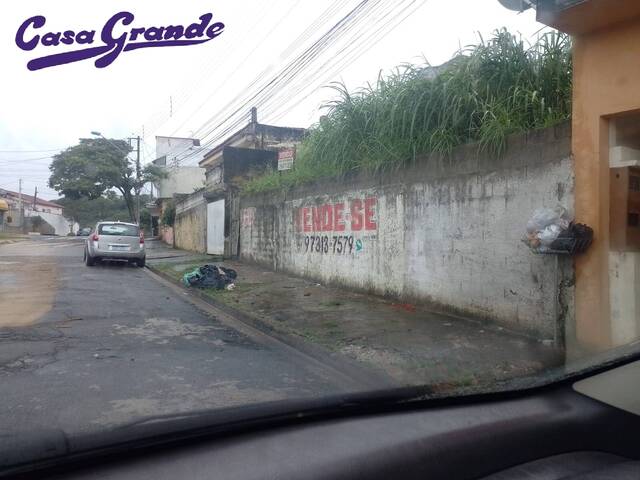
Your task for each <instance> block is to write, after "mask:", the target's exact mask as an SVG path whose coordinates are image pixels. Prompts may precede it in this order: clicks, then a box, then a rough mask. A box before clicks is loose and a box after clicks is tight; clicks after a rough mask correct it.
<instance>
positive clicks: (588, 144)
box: [500, 0, 640, 351]
mask: <svg viewBox="0 0 640 480" xmlns="http://www.w3.org/2000/svg"><path fill="white" fill-rule="evenodd" d="M500 1H501V2H502V3H503V4H507V3H511V4H512V3H513V2H506V1H505V0H500ZM523 6H525V7H526V6H532V7H534V8H536V15H537V19H538V21H539V22H542V23H544V24H546V25H549V26H551V27H554V28H556V29H558V30H561V31H563V32H566V33H568V34H570V35H571V36H572V39H573V114H572V138H571V149H572V154H573V160H574V168H575V214H576V219H577V221H579V222H582V223H586V224H588V225H590V226H592V227H593V229H594V231H595V241H594V244H593V245H592V246H591V248H590V249H589V251H588V252H587V253H586V254H585V255H582V256H579V257H577V258H576V260H575V268H576V272H575V325H574V326H573V329H574V330H575V341H576V343H577V347H578V349H579V350H582V351H585V350H586V351H590V350H596V351H598V350H603V349H607V348H611V347H615V346H619V345H624V344H628V343H629V342H631V341H635V340H637V339H638V338H639V337H640V82H638V78H640V2H638V1H637V0H616V1H611V0H525V1H524V3H523ZM568 346H569V347H570V345H568Z"/></svg>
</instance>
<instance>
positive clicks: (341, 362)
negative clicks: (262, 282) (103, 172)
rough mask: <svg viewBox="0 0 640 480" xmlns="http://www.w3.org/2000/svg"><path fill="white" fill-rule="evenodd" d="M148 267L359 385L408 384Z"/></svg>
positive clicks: (396, 386)
mask: <svg viewBox="0 0 640 480" xmlns="http://www.w3.org/2000/svg"><path fill="white" fill-rule="evenodd" d="M146 268H147V269H149V270H150V271H151V272H153V273H154V274H155V275H158V276H159V277H160V278H162V279H164V280H166V281H168V282H170V283H172V284H174V285H176V286H179V287H180V288H181V289H182V290H183V291H184V292H186V293H187V294H188V295H193V296H194V297H197V298H198V299H200V300H202V301H203V302H205V303H207V304H209V305H211V306H212V307H214V308H216V309H218V310H220V311H222V312H223V313H225V314H227V315H229V316H232V317H234V318H235V319H237V320H238V321H239V322H241V323H243V324H245V325H247V326H249V327H251V328H254V329H256V330H258V331H260V332H261V333H263V334H265V335H267V336H269V337H272V338H274V339H276V340H278V341H279V342H281V343H284V344H285V345H287V346H289V347H291V348H293V349H295V350H297V351H298V352H300V353H302V354H304V355H307V356H309V357H311V358H313V359H314V360H316V361H318V362H321V363H323V364H325V365H327V366H329V367H331V368H333V369H335V370H338V371H340V372H341V373H343V374H345V375H347V376H349V377H351V378H353V379H354V381H356V382H357V385H358V386H360V387H364V388H367V389H371V390H380V389H388V388H398V387H404V386H406V385H404V384H402V383H399V382H398V381H396V380H395V379H393V378H392V377H390V376H389V375H387V374H386V373H385V372H383V371H380V370H374V369H373V368H369V367H367V366H365V365H362V364H361V363H359V362H357V361H355V360H352V359H350V358H348V357H345V356H344V355H341V354H339V353H335V352H331V351H330V350H327V349H326V348H324V347H322V346H320V345H316V344H312V343H309V342H306V341H304V340H301V339H298V338H295V337H293V336H291V335H287V334H285V333H282V332H279V331H277V330H275V329H274V328H273V327H272V326H271V325H269V324H268V323H266V322H263V321H262V320H259V319H257V318H255V317H253V316H251V315H249V314H247V313H244V312H242V311H241V310H238V309H236V308H233V307H231V306H229V305H227V304H226V303H223V302H219V301H216V300H215V299H213V298H211V297H210V296H208V295H206V294H205V293H204V292H202V291H200V290H198V289H191V288H186V287H185V286H184V285H183V284H182V283H181V282H179V281H177V280H176V279H175V278H173V277H171V276H170V275H168V274H166V273H164V272H162V271H160V270H158V269H157V268H155V267H154V266H153V265H149V264H147V265H146Z"/></svg>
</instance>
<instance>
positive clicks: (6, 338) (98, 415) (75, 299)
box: [0, 237, 357, 435]
mask: <svg viewBox="0 0 640 480" xmlns="http://www.w3.org/2000/svg"><path fill="white" fill-rule="evenodd" d="M82 248H83V243H82V240H81V239H76V238H46V237H42V238H37V239H30V240H26V241H23V242H19V243H15V244H10V245H0V312H2V314H1V315H0V318H1V320H0V398H1V399H2V401H1V402H0V429H1V430H2V432H3V434H5V435H9V434H11V433H12V432H16V433H17V432H27V431H34V430H37V429H59V430H61V431H63V432H64V433H65V434H66V435H69V434H74V433H87V432H92V431H100V430H101V429H104V428H108V427H113V426H118V425H122V424H126V423H127V422H130V421H132V420H137V419H140V418H143V417H146V416H153V415H158V414H173V413H178V412H185V411H191V410H202V409H211V408H220V407H230V406H237V405H244V404H251V403H259V402H264V401H271V400H280V399H286V398H301V397H307V396H317V395H326V394H331V393H339V392H342V391H344V390H346V389H350V390H351V389H354V388H357V385H355V384H349V379H348V378H343V377H341V376H340V375H339V372H336V371H335V370H332V369H331V368H324V367H323V366H322V365H319V364H318V362H314V361H312V360H311V359H306V358H305V357H304V356H303V355H297V354H295V353H292V352H291V351H290V350H288V349H287V348H284V347H283V348H281V347H280V346H279V345H278V344H277V342H276V343H273V342H270V341H268V340H267V339H265V338H262V337H261V336H260V335H252V333H251V332H248V333H247V332H246V331H242V329H241V328H235V327H234V326H233V325H232V324H230V323H229V321H224V320H221V319H220V318H217V317H216V316H214V315H212V314H211V312H210V311H207V310H206V308H205V307H202V308H201V307H199V306H197V304H194V303H193V302H192V301H190V300H189V299H188V298H186V295H185V294H184V293H183V292H180V291H179V290H176V289H175V288H173V289H172V288H170V287H169V286H167V285H164V284H163V283H161V282H159V281H158V280H157V279H156V278H154V277H153V276H152V275H151V274H150V273H148V272H147V271H146V270H145V269H140V268H136V267H132V266H127V265H126V264H117V263H112V264H105V265H98V266H95V267H86V266H85V265H84V263H83V262H82Z"/></svg>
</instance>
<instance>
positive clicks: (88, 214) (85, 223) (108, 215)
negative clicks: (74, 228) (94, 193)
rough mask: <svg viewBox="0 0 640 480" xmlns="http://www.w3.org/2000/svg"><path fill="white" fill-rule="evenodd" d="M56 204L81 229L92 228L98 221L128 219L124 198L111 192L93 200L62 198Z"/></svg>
mask: <svg viewBox="0 0 640 480" xmlns="http://www.w3.org/2000/svg"><path fill="white" fill-rule="evenodd" d="M56 203H58V204H60V205H62V206H63V207H64V213H65V215H66V216H67V217H69V218H72V219H73V220H74V221H75V222H78V223H79V224H80V226H81V227H93V226H94V225H95V224H96V223H97V222H99V221H100V220H126V219H128V218H129V210H128V209H127V205H126V203H125V201H124V198H122V196H121V195H117V194H116V192H114V191H112V190H109V191H107V192H106V193H105V195H103V196H101V197H98V198H95V199H93V200H89V199H88V198H79V199H73V198H69V197H62V198H59V199H57V200H56Z"/></svg>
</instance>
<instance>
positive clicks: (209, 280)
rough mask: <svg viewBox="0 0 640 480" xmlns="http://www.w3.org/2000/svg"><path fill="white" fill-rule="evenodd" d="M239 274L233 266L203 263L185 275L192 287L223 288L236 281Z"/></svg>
mask: <svg viewBox="0 0 640 480" xmlns="http://www.w3.org/2000/svg"><path fill="white" fill-rule="evenodd" d="M237 277H238V274H237V273H236V271H235V270H233V269H231V268H225V267H219V266H217V265H203V266H202V267H200V268H198V269H197V271H195V272H193V273H192V274H190V275H188V276H187V275H185V279H186V282H187V283H188V285H189V286H191V287H197V288H215V289H217V290H223V289H225V288H226V287H227V285H230V284H232V283H234V282H235V279H236V278H237Z"/></svg>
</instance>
